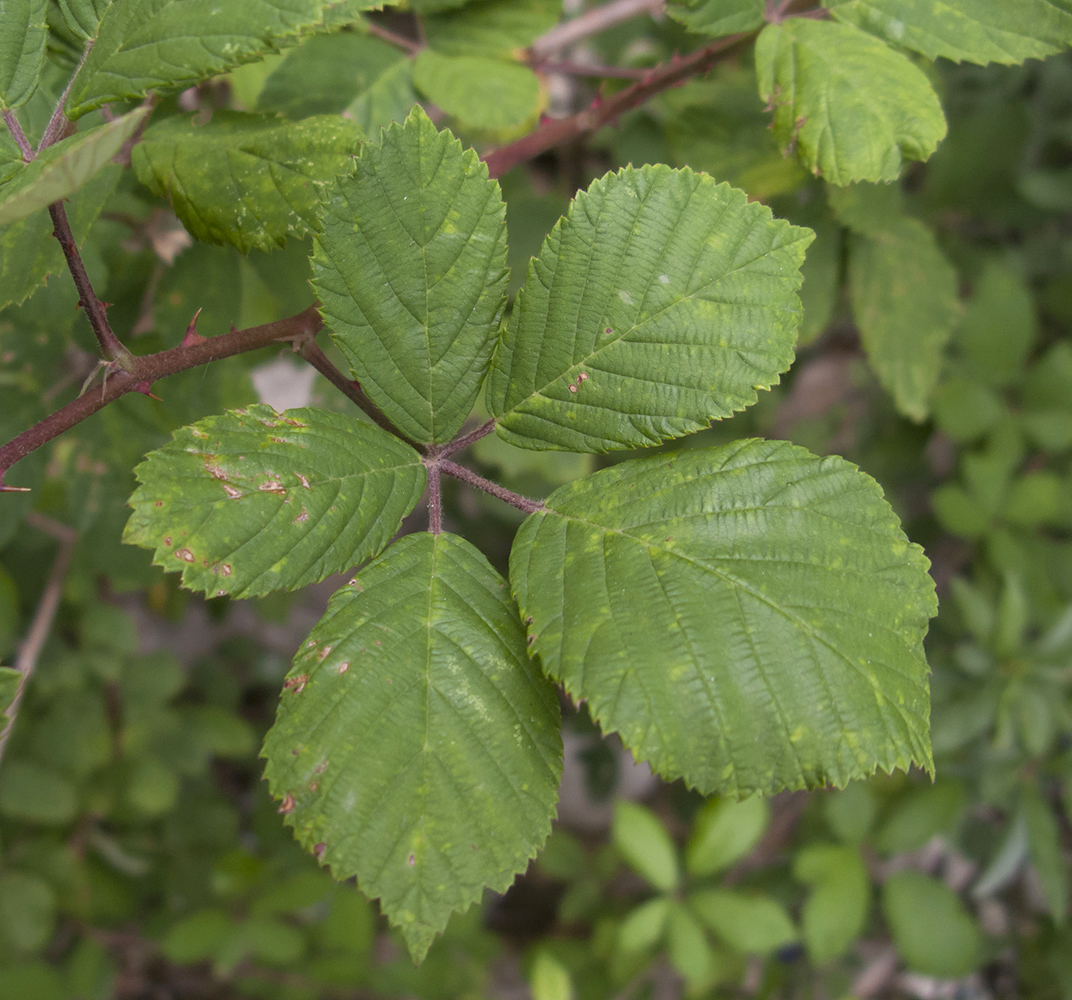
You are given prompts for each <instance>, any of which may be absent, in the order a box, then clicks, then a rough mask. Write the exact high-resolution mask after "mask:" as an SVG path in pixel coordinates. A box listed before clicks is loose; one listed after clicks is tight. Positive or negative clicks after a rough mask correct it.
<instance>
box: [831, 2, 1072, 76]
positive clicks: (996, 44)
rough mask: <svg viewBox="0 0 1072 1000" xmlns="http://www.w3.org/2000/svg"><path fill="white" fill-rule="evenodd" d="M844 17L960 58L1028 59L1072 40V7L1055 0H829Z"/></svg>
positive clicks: (918, 48)
mask: <svg viewBox="0 0 1072 1000" xmlns="http://www.w3.org/2000/svg"><path fill="white" fill-rule="evenodd" d="M823 6H824V7H826V8H828V9H829V10H830V12H831V13H832V14H833V15H834V17H836V18H837V19H838V20H839V21H844V22H846V23H848V24H854V25H855V26H856V27H857V28H862V29H863V30H864V31H869V32H872V33H873V34H876V35H878V36H879V37H880V38H884V39H885V40H886V41H888V42H891V43H892V44H894V45H899V46H902V47H903V48H906V49H912V50H913V51H915V52H920V53H922V54H923V55H925V56H926V57H927V58H928V59H937V58H938V57H939V56H941V57H943V58H945V59H952V60H954V61H955V62H961V61H963V62H973V63H984V64H985V63H990V62H997V63H1007V64H1008V63H1022V62H1023V61H1024V60H1025V59H1044V58H1045V57H1046V56H1050V55H1053V54H1055V53H1057V52H1060V51H1061V50H1062V49H1063V48H1065V47H1066V46H1068V45H1069V44H1072V10H1062V9H1061V7H1060V6H1058V5H1057V4H1055V3H1053V2H1052V0H937V2H936V0H823Z"/></svg>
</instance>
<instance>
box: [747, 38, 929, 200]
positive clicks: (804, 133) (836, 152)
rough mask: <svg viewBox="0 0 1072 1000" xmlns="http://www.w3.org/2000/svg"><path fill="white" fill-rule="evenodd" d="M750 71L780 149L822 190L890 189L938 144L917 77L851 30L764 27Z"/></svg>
mask: <svg viewBox="0 0 1072 1000" xmlns="http://www.w3.org/2000/svg"><path fill="white" fill-rule="evenodd" d="M756 70H757V73H758V76H759V94H760V96H761V97H762V98H763V100H765V101H767V102H768V103H769V104H770V105H771V107H772V108H773V109H774V134H775V136H776V138H777V139H778V141H779V143H781V145H782V148H783V149H785V150H786V151H787V152H788V151H789V150H792V149H795V150H796V153H797V156H798V158H799V159H800V161H801V163H803V164H804V165H805V166H806V167H807V168H808V169H809V170H811V171H813V172H814V173H816V174H821V175H822V176H823V177H824V178H825V179H826V180H828V181H829V182H830V183H831V184H851V183H852V182H853V181H892V180H894V179H895V178H896V177H897V176H898V174H900V172H901V170H902V168H903V167H904V164H905V161H907V160H926V159H927V158H928V157H929V156H930V155H931V153H933V152H934V150H935V148H936V147H937V145H938V143H939V141H940V140H941V139H942V138H943V136H945V116H944V115H943V114H942V107H941V105H940V104H939V102H938V96H937V95H936V94H935V93H934V90H933V88H932V87H931V85H930V82H929V81H928V80H927V77H926V76H925V75H924V74H923V71H922V70H920V69H918V68H917V67H916V66H914V65H913V64H912V62H911V61H910V60H909V59H908V57H907V56H904V55H902V54H901V53H900V52H896V51H894V50H893V49H891V48H890V47H889V46H887V45H885V44H884V43H883V42H880V41H879V40H878V39H876V38H874V37H873V36H872V35H869V34H867V33H866V32H863V31H860V30H859V29H857V28H854V27H852V26H851V25H848V24H835V23H833V22H829V21H814V20H810V19H808V18H799V17H796V18H790V19H788V20H786V21H784V22H783V23H781V24H769V25H767V27H766V28H764V29H763V31H762V33H761V34H760V36H759V38H758V40H757V41H756Z"/></svg>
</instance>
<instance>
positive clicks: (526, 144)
mask: <svg viewBox="0 0 1072 1000" xmlns="http://www.w3.org/2000/svg"><path fill="white" fill-rule="evenodd" d="M753 37H755V32H748V33H747V34H741V35H728V36H727V37H726V38H720V39H719V40H718V41H717V42H713V43H712V44H711V45H708V46H706V47H705V48H702V49H698V50H697V51H695V52H690V53H689V54H688V55H687V56H675V57H674V58H673V59H671V60H670V61H669V62H667V63H663V64H662V65H660V66H657V67H655V68H654V69H652V70H651V71H650V72H649V73H648V74H647V75H646V76H645V77H644V79H643V80H639V81H637V82H636V83H635V84H633V85H632V86H631V87H626V88H625V89H624V90H621V91H619V92H618V93H617V94H614V95H613V96H612V97H609V98H607V99H603V98H600V97H597V98H596V99H595V100H594V101H593V102H592V104H591V105H590V106H589V107H588V108H586V109H585V110H584V111H579V112H578V113H577V114H575V115H570V117H568V118H549V119H547V120H546V121H544V122H543V124H541V125H540V126H539V127H538V128H536V129H535V130H534V131H532V132H530V133H529V134H528V135H525V136H522V137H521V138H520V139H518V140H517V141H516V142H512V143H510V144H509V145H507V146H501V147H500V148H499V149H494V150H492V151H491V152H490V153H486V154H485V155H484V157H483V159H484V162H485V163H486V164H487V165H488V174H489V175H490V176H491V177H502V175H503V174H505V173H506V172H507V171H509V170H511V169H512V168H513V167H516V166H517V165H518V164H519V163H524V162H525V161H526V160H531V159H533V157H536V156H539V155H540V154H541V153H546V152H547V151H548V150H550V149H553V148H554V147H555V146H558V145H560V144H561V143H564V142H569V141H570V140H573V139H576V138H578V137H580V136H582V135H586V134H588V133H590V132H596V131H598V130H599V129H601V128H603V126H605V125H609V124H611V122H613V121H614V120H615V119H617V118H618V117H619V116H621V115H622V114H624V113H625V112H626V111H631V110H632V109H633V108H637V107H640V105H642V104H644V103H645V101H648V100H650V99H651V98H652V97H654V96H655V95H656V94H658V93H659V92H660V91H663V90H666V89H667V88H669V87H673V86H674V85H675V84H678V83H681V82H682V81H683V80H687V79H688V78H689V77H692V76H698V75H699V74H701V73H706V72H707V71H708V70H709V69H711V67H712V66H714V65H715V64H716V63H718V62H721V61H722V60H723V59H725V58H727V57H728V56H730V55H732V54H734V53H736V52H737V51H738V50H740V49H742V48H744V46H745V45H746V44H747V43H748V42H750V41H751V40H752V38H753Z"/></svg>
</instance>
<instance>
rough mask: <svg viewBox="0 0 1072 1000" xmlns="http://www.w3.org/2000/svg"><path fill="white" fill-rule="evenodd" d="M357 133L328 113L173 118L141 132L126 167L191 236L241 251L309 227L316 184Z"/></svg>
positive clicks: (350, 151) (343, 159)
mask: <svg viewBox="0 0 1072 1000" xmlns="http://www.w3.org/2000/svg"><path fill="white" fill-rule="evenodd" d="M362 137H363V133H362V132H361V130H360V129H359V128H358V127H357V126H356V125H354V124H353V123H352V122H348V121H345V120H344V119H342V118H339V117H338V116H335V115H330V116H329V115H324V116H318V117H313V118H306V119H305V120H304V121H301V122H285V121H280V120H279V119H278V118H274V117H269V116H267V115H256V114H247V113H244V112H241V111H217V112H215V113H214V114H213V116H212V119H211V120H210V121H209V122H207V123H206V124H204V125H197V124H195V123H194V122H192V121H190V120H188V119H187V118H186V117H185V116H183V115H178V116H175V117H172V118H167V119H165V120H164V121H162V122H160V123H159V124H156V125H153V126H152V127H151V128H149V129H148V130H147V131H146V133H145V136H144V138H143V139H142V141H141V142H140V143H138V145H137V146H136V147H135V148H134V156H133V164H134V170H135V172H136V173H137V175H138V180H140V181H141V182H142V183H143V184H145V185H146V186H147V187H149V188H151V189H152V190H153V191H154V192H156V194H159V195H163V196H164V197H165V198H167V199H168V201H170V202H171V204H172V207H173V208H174V209H175V213H176V214H177V215H178V217H179V218H180V219H181V220H182V222H183V225H184V226H186V228H187V229H188V230H189V231H190V235H192V236H193V237H195V238H196V239H199V240H204V241H205V242H207V243H221V244H227V243H229V244H231V245H232V246H235V247H237V248H238V249H239V250H241V251H242V252H243V253H248V252H249V251H250V250H254V249H256V250H271V249H274V248H275V247H281V246H284V245H285V243H286V240H287V237H288V236H296V237H299V238H300V237H303V236H305V235H306V234H307V233H308V232H309V230H310V228H311V226H312V224H313V223H314V222H315V215H316V211H317V208H318V204H319V199H320V194H321V188H322V185H323V184H326V183H327V182H328V181H330V180H331V179H332V178H333V177H334V176H335V175H336V174H337V173H339V172H341V171H342V170H345V169H346V166H347V164H348V162H349V157H350V156H352V155H354V154H356V153H357V150H358V146H359V144H360V141H361V139H362Z"/></svg>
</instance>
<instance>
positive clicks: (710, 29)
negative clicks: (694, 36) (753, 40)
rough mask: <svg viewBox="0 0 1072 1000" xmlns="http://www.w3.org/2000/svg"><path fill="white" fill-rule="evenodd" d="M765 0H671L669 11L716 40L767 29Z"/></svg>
mask: <svg viewBox="0 0 1072 1000" xmlns="http://www.w3.org/2000/svg"><path fill="white" fill-rule="evenodd" d="M765 11H766V5H765V2H764V0H670V3H669V5H668V6H667V8H666V12H667V14H669V15H670V16H671V17H672V18H673V19H674V20H675V21H680V22H681V23H682V24H683V25H685V27H686V28H688V29H689V31H695V32H698V33H700V34H704V35H711V36H712V37H714V38H721V37H722V36H723V35H733V34H736V33H738V32H741V31H752V30H753V29H754V28H760V27H762V26H763V24H764V21H765V18H764V13H765Z"/></svg>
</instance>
